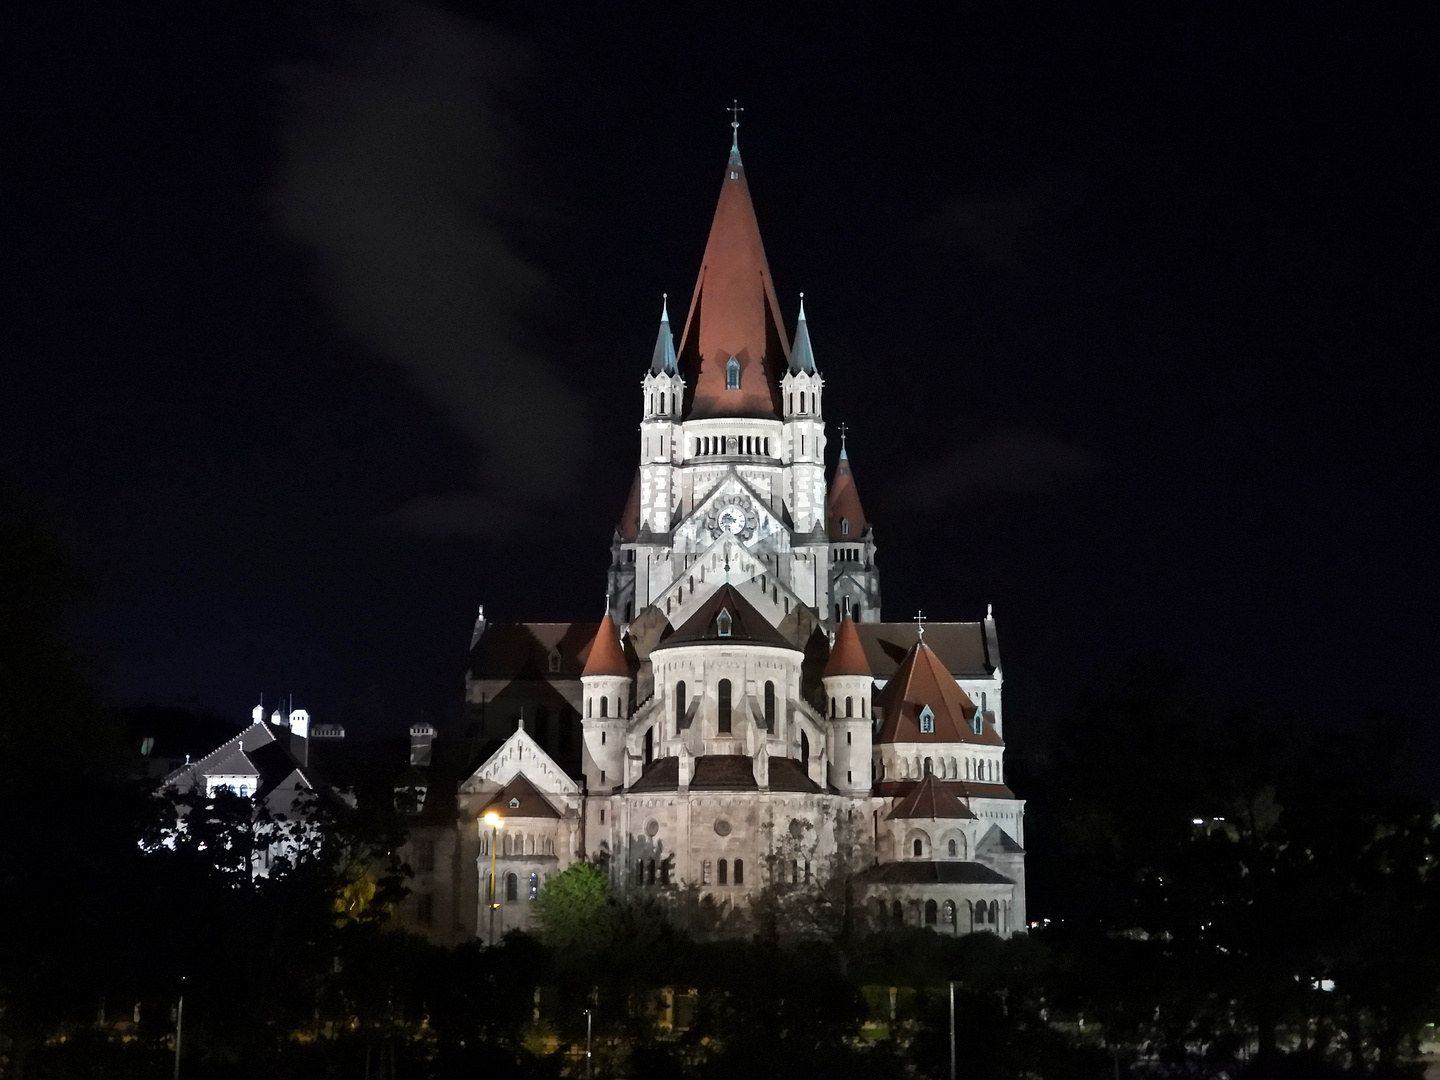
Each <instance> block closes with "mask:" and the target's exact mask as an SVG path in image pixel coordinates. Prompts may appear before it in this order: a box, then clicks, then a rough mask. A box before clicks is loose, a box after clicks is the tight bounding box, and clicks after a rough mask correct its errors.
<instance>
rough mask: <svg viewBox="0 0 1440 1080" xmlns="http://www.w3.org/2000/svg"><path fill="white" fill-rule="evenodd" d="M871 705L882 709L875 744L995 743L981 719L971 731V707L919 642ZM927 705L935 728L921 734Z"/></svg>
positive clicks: (995, 737) (997, 738)
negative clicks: (921, 717) (975, 730)
mask: <svg viewBox="0 0 1440 1080" xmlns="http://www.w3.org/2000/svg"><path fill="white" fill-rule="evenodd" d="M875 704H876V705H877V706H879V707H880V708H881V709H883V710H884V716H885V719H884V721H883V723H882V724H881V725H880V734H879V735H878V736H876V740H875V741H876V742H879V743H894V742H906V743H909V742H921V743H950V742H968V743H983V744H989V745H998V744H999V743H1000V741H1001V740H1000V736H999V735H997V734H996V733H995V725H994V724H992V723H990V721H989V720H988V719H987V720H984V721H983V722H982V723H981V726H980V733H979V734H978V735H977V734H976V733H975V732H974V731H972V730H971V728H970V718H971V717H972V716H974V715H975V705H974V703H973V702H972V701H971V700H970V698H969V697H968V696H967V695H966V693H965V691H964V690H961V689H960V684H959V683H957V682H956V681H955V679H954V677H952V676H951V674H950V673H949V672H948V671H946V670H945V666H944V665H943V664H942V663H941V662H940V658H939V657H938V656H936V655H935V652H934V650H933V649H931V648H930V647H929V646H927V645H925V644H924V643H923V642H920V643H917V644H916V645H915V647H914V648H913V649H911V650H910V655H909V656H907V657H906V658H905V660H904V661H903V662H902V663H901V664H900V667H899V669H898V670H896V672H895V675H894V676H893V677H892V678H891V679H890V681H889V682H887V683H886V684H885V688H884V689H883V690H881V691H880V696H879V697H878V698H876V700H875ZM927 706H928V707H929V709H930V711H931V712H932V713H933V714H934V716H935V724H934V730H933V731H930V732H922V731H921V730H920V714H921V712H922V711H923V710H924V709H925V708H926V707H927Z"/></svg>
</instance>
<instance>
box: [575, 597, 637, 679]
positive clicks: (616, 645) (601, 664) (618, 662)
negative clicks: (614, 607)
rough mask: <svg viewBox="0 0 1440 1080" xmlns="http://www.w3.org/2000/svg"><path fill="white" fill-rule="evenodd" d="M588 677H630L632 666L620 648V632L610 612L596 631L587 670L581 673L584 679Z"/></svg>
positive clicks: (586, 664)
mask: <svg viewBox="0 0 1440 1080" xmlns="http://www.w3.org/2000/svg"><path fill="white" fill-rule="evenodd" d="M587 675H618V676H621V677H623V678H627V679H628V678H629V677H630V665H629V663H627V662H626V660H625V650H624V649H622V648H621V647H620V631H619V630H618V629H617V628H616V626H615V620H614V619H612V618H610V614H609V613H608V612H607V613H606V614H605V617H604V618H603V619H601V620H600V629H599V630H597V631H595V640H594V641H593V642H592V643H591V645H590V655H589V656H588V657H586V659H585V670H584V671H582V672H581V673H580V677H581V678H582V679H583V678H584V677H585V676H587Z"/></svg>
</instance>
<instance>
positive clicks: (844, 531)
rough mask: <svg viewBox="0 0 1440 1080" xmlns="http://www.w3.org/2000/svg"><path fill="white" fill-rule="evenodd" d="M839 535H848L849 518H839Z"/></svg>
mask: <svg viewBox="0 0 1440 1080" xmlns="http://www.w3.org/2000/svg"><path fill="white" fill-rule="evenodd" d="M840 535H841V536H849V535H850V519H849V518H841V519H840Z"/></svg>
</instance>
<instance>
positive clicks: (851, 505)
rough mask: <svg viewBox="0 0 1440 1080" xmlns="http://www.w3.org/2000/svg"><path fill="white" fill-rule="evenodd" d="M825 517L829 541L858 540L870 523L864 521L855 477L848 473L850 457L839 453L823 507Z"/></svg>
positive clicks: (844, 453)
mask: <svg viewBox="0 0 1440 1080" xmlns="http://www.w3.org/2000/svg"><path fill="white" fill-rule="evenodd" d="M825 516H826V518H827V519H828V523H829V527H830V539H831V540H859V539H860V538H861V537H862V536H864V535H865V530H866V529H868V528H869V527H870V523H869V522H868V521H866V520H865V508H864V507H863V506H861V505H860V493H859V492H857V491H856V490H855V476H854V474H853V473H851V472H850V455H849V454H847V453H846V452H845V451H844V450H841V451H840V460H839V462H838V463H837V464H836V465H835V478H834V479H833V480H831V481H830V498H829V500H828V501H827V502H826V505H825Z"/></svg>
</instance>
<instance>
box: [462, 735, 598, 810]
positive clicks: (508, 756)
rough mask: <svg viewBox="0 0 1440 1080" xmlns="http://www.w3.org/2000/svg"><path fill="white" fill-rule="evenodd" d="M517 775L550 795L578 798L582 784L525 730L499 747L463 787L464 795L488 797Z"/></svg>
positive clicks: (465, 781) (466, 780)
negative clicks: (486, 795)
mask: <svg viewBox="0 0 1440 1080" xmlns="http://www.w3.org/2000/svg"><path fill="white" fill-rule="evenodd" d="M517 776H524V777H525V778H526V779H527V780H529V781H530V783H531V784H533V785H534V786H535V788H536V790H538V791H543V792H546V793H548V794H551V795H579V794H580V785H579V784H577V783H575V781H574V780H572V779H570V776H569V774H567V773H566V772H565V770H564V769H562V768H561V767H560V766H559V765H557V764H556V763H555V759H554V758H552V757H551V756H550V755H549V754H547V753H545V751H544V750H542V749H541V748H540V744H539V743H537V742H536V741H535V740H534V739H532V738H531V737H530V735H529V734H528V733H527V732H526V731H525V730H524V729H523V728H519V729H516V731H515V733H514V734H513V735H511V736H510V737H509V738H508V739H506V740H505V741H504V742H503V743H501V744H500V748H499V749H498V750H496V751H495V753H493V754H491V755H490V757H489V758H488V759H487V760H486V761H485V763H484V764H483V765H481V766H480V767H479V768H478V769H476V770H475V771H474V772H473V773H471V774H470V776H469V777H468V778H467V779H465V780H464V781H463V782H462V783H461V785H460V792H461V794H465V795H470V794H488V793H491V792H494V791H498V790H500V789H501V788H503V787H504V786H505V785H506V784H508V783H510V782H511V781H512V780H514V779H515V778H516V777H517Z"/></svg>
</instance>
